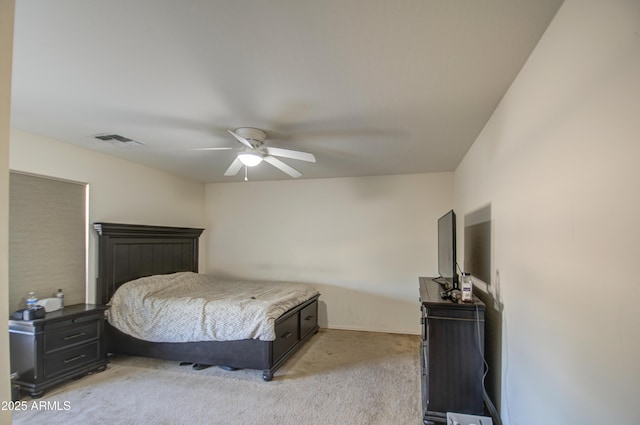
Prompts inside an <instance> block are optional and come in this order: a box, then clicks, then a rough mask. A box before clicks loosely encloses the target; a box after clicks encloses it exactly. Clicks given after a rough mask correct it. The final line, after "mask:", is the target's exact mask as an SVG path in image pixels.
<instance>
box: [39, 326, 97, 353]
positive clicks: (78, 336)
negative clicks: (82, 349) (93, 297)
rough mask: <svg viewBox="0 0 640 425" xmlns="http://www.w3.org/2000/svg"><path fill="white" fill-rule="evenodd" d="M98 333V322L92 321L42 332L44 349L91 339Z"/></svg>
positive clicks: (61, 346) (55, 348) (67, 345)
mask: <svg viewBox="0 0 640 425" xmlns="http://www.w3.org/2000/svg"><path fill="white" fill-rule="evenodd" d="M99 335H100V322H99V321H97V320H95V318H94V319H93V321H91V322H89V323H86V324H84V325H81V326H72V327H62V328H58V329H54V330H49V331H47V332H45V334H44V351H45V353H49V352H51V351H54V350H57V349H60V348H64V347H69V346H73V345H76V344H80V343H83V342H86V341H91V340H93V339H96V338H98V337H99Z"/></svg>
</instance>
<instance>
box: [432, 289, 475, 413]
mask: <svg viewBox="0 0 640 425" xmlns="http://www.w3.org/2000/svg"><path fill="white" fill-rule="evenodd" d="M419 283H420V311H421V312H422V318H421V320H420V322H421V328H422V341H421V343H420V357H421V359H420V366H421V374H422V375H421V379H422V419H423V421H424V423H425V424H433V423H445V422H446V419H447V412H456V413H463V414H471V415H482V414H484V404H483V393H484V390H483V384H482V380H483V375H484V316H485V305H484V304H483V303H482V302H481V301H480V300H479V299H478V298H477V297H475V296H474V297H473V302H470V303H463V302H460V301H459V300H457V301H452V300H451V299H450V298H447V299H445V298H443V297H442V296H441V294H442V293H443V292H444V287H443V285H441V284H440V283H437V279H433V278H430V277H420V278H419Z"/></svg>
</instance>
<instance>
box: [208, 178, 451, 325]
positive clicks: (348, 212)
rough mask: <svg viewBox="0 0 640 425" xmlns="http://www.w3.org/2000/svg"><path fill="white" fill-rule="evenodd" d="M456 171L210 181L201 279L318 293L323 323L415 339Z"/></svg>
mask: <svg viewBox="0 0 640 425" xmlns="http://www.w3.org/2000/svg"><path fill="white" fill-rule="evenodd" d="M452 205H453V173H434V174H413V175H402V176H383V177H358V178H338V179H319V180H289V181H278V182H247V183H222V184H209V185H207V189H206V211H207V213H206V214H207V229H208V234H207V252H208V259H207V264H208V270H207V271H208V272H209V273H211V274H213V275H217V276H225V277H235V278H244V279H267V280H291V281H298V282H303V283H308V284H312V285H314V286H316V287H317V288H319V290H320V291H321V292H322V296H321V300H322V304H321V309H320V313H319V319H320V326H322V327H330V328H339V329H342V328H344V329H360V330H371V331H384V332H407V333H414V334H415V333H418V332H419V330H420V327H419V311H418V276H421V275H433V274H435V273H436V271H437V261H436V257H437V254H436V245H437V243H436V235H437V225H436V223H437V219H438V217H440V216H441V215H442V214H444V213H445V212H447V211H448V210H449V209H451V207H452Z"/></svg>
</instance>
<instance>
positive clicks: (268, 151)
mask: <svg viewBox="0 0 640 425" xmlns="http://www.w3.org/2000/svg"><path fill="white" fill-rule="evenodd" d="M227 131H228V132H229V133H230V134H231V135H232V136H233V137H235V138H236V140H237V141H238V142H240V143H241V144H242V145H243V146H244V149H243V150H242V151H240V152H239V153H238V155H237V156H236V158H235V159H234V160H233V162H232V163H231V165H230V166H229V168H227V171H225V173H224V175H225V176H235V175H236V174H238V172H239V171H240V169H241V168H242V167H243V166H244V167H245V180H247V176H246V174H247V167H255V166H256V165H258V164H260V163H261V162H262V161H265V162H268V163H269V164H271V165H273V166H274V167H276V168H277V169H279V170H280V171H282V172H283V173H286V174H288V175H289V176H291V177H294V178H297V177H300V176H301V175H302V173H301V172H299V171H298V170H296V169H295V168H293V167H291V166H289V165H287V164H285V163H284V162H282V161H280V160H279V159H278V158H276V157H282V158H290V159H297V160H299V161H306V162H314V163H315V162H316V158H315V156H313V154H310V153H307V152H300V151H294V150H291V149H282V148H273V147H269V146H264V142H265V140H266V139H267V134H266V133H265V132H264V131H262V130H260V129H258V128H253V127H240V128H236V129H235V130H234V131H231V130H227Z"/></svg>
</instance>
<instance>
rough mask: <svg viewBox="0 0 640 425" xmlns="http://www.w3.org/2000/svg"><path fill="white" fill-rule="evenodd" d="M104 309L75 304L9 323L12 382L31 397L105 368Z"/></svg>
mask: <svg viewBox="0 0 640 425" xmlns="http://www.w3.org/2000/svg"><path fill="white" fill-rule="evenodd" d="M106 308H107V307H106V306H102V305H91V304H77V305H72V306H67V307H65V308H64V309H63V310H57V311H54V312H51V313H47V314H46V315H45V317H43V318H41V319H35V320H9V341H10V352H11V371H12V372H14V373H16V374H17V375H16V378H15V379H14V380H13V382H12V383H14V384H17V385H19V386H20V389H21V390H23V391H28V392H29V393H30V394H31V397H33V398H39V397H42V395H43V394H44V391H45V390H46V389H48V388H50V387H52V386H54V385H57V384H60V383H62V382H65V381H67V380H69V379H72V378H76V377H79V376H82V375H85V374H87V373H89V372H92V371H94V370H97V371H103V370H104V369H105V368H106V367H107V352H106V349H105V342H104V311H105V310H106Z"/></svg>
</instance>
